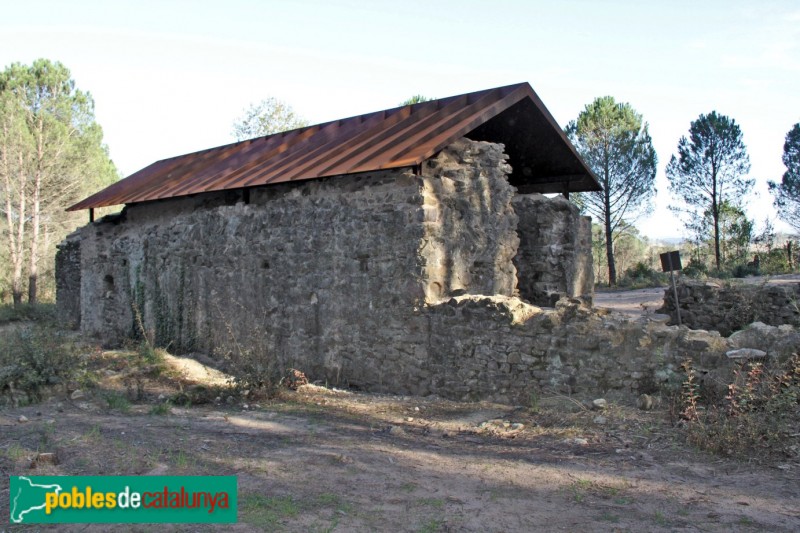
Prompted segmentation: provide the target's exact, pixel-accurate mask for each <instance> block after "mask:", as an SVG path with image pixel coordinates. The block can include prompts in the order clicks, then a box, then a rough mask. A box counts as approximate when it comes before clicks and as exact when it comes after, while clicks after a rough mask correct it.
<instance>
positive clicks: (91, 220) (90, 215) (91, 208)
mask: <svg viewBox="0 0 800 533" xmlns="http://www.w3.org/2000/svg"><path fill="white" fill-rule="evenodd" d="M89 222H90V223H91V222H94V207H90V208H89Z"/></svg>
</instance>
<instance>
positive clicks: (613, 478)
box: [0, 386, 800, 532]
mask: <svg viewBox="0 0 800 533" xmlns="http://www.w3.org/2000/svg"><path fill="white" fill-rule="evenodd" d="M151 408H152V405H150V404H142V405H133V406H131V407H130V408H129V410H128V411H127V412H119V411H109V409H108V405H104V402H103V401H102V400H101V397H100V396H99V393H98V394H97V395H95V397H94V398H86V399H85V401H84V400H79V401H77V402H69V401H66V402H61V403H58V402H56V401H55V400H53V401H50V402H47V403H45V404H42V405H39V406H33V407H27V408H20V409H7V410H5V411H0V509H2V514H0V523H2V524H7V523H8V514H7V513H8V509H9V505H8V475H14V474H23V473H36V474H51V473H52V474H88V475H95V474H172V475H183V474H188V475H192V474H193V475H200V474H206V475H209V474H218V475H223V474H224V475H236V476H237V477H238V484H239V523H238V524H236V525H235V526H233V527H232V528H231V527H230V526H221V527H218V528H216V527H214V526H202V525H192V526H191V527H188V526H174V527H172V528H171V529H170V528H169V527H167V528H166V529H167V530H175V531H189V530H191V531H211V530H229V529H232V530H234V531H304V532H305V531H341V532H345V531H348V532H349V531H427V532H432V531H480V532H484V531H498V532H499V531H579V530H585V531H656V532H658V531H677V530H686V531H726V532H727V531H786V532H789V531H798V530H800V509H798V504H797V502H798V501H799V498H800V476H799V475H798V474H799V473H800V465H799V464H789V465H780V466H781V468H776V467H766V466H763V467H762V466H755V465H747V464H743V463H741V462H735V461H728V460H721V459H717V458H714V457H711V456H707V455H704V454H700V453H697V452H694V451H693V450H691V449H688V448H686V447H685V446H683V445H681V444H680V443H679V441H678V440H677V439H676V438H675V432H674V430H673V429H672V428H671V427H670V426H669V425H668V424H667V423H666V415H665V413H663V412H647V413H645V412H640V411H637V410H632V409H628V408H625V407H621V406H611V408H610V409H609V410H608V411H606V412H604V413H602V414H601V416H602V418H603V419H602V420H601V419H598V418H597V417H598V416H599V413H598V412H595V411H587V410H585V409H583V408H579V407H578V406H577V405H576V404H575V403H574V402H572V401H571V400H569V399H565V398H563V397H552V398H544V399H542V402H541V405H540V407H539V410H538V411H537V412H532V411H531V410H530V409H527V408H512V407H507V406H499V405H493V404H464V403H456V402H448V401H443V400H433V399H418V398H405V397H392V396H378V395H368V394H355V393H348V392H342V391H331V390H327V389H322V388H319V387H313V386H312V387H305V388H303V389H302V391H301V392H298V393H291V392H287V393H285V394H284V396H283V398H282V399H281V400H280V401H271V402H261V403H259V404H258V405H247V409H245V408H244V406H243V405H241V404H236V405H227V404H226V403H225V402H224V401H223V402H222V404H221V405H207V406H195V407H190V408H172V409H171V411H170V413H169V414H167V415H164V416H157V415H154V414H148V412H149V411H150V409H151ZM20 415H24V416H26V417H28V418H29V419H30V421H29V422H26V423H20V422H18V418H19V416H20ZM492 420H493V422H490V421H492ZM487 422H488V423H487ZM512 424H522V426H513V425H512ZM37 451H53V452H55V453H57V456H58V458H59V464H58V465H55V466H39V467H38V468H36V469H34V470H31V468H30V463H31V458H32V457H34V456H35V454H36V452H37ZM4 527H6V526H0V530H2V529H3V528H4ZM45 529H46V528H45ZM65 529H67V530H71V531H98V532H99V531H106V530H108V526H85V525H81V526H72V527H70V528H65V527H63V526H62V527H60V528H59V530H65ZM162 529H164V528H162V527H161V526H159V527H158V530H159V531H160V530H162ZM115 530H122V531H142V530H145V531H146V530H148V528H147V527H144V528H141V527H135V528H134V527H127V528H126V527H118V528H115Z"/></svg>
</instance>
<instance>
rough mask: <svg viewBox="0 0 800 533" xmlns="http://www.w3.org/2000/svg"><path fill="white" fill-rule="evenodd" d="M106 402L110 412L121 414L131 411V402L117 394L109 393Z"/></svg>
mask: <svg viewBox="0 0 800 533" xmlns="http://www.w3.org/2000/svg"><path fill="white" fill-rule="evenodd" d="M105 400H106V404H108V408H109V410H112V411H119V412H121V413H127V412H129V411H130V410H131V402H129V401H128V399H127V398H126V397H125V396H124V395H122V394H119V393H117V392H109V393H108V394H106V395H105Z"/></svg>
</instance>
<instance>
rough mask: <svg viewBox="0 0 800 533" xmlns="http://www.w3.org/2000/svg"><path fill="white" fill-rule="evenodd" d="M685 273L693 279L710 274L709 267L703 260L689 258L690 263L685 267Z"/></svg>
mask: <svg viewBox="0 0 800 533" xmlns="http://www.w3.org/2000/svg"><path fill="white" fill-rule="evenodd" d="M682 273H683V275H684V276H686V277H689V278H692V279H700V278H704V277H706V276H708V267H707V266H706V264H705V263H703V262H702V261H698V260H697V259H694V258H692V259H689V264H688V265H686V266H685V267H684V268H683V271H682Z"/></svg>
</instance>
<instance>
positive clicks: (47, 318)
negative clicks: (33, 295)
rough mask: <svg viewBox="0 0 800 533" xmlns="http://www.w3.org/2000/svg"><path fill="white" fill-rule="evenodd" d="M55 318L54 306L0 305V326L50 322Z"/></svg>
mask: <svg viewBox="0 0 800 533" xmlns="http://www.w3.org/2000/svg"><path fill="white" fill-rule="evenodd" d="M55 316H56V306H55V304H35V305H30V304H22V305H18V306H16V307H15V306H13V305H0V324H3V323H8V322H23V321H34V322H52V321H53V320H54V319H55Z"/></svg>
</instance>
